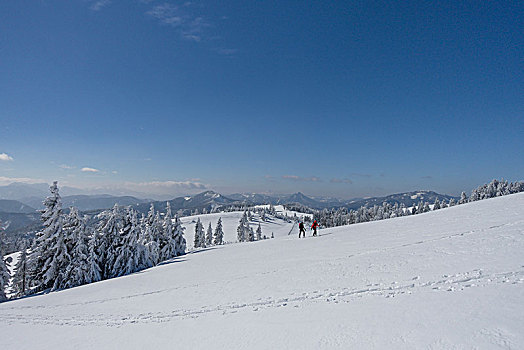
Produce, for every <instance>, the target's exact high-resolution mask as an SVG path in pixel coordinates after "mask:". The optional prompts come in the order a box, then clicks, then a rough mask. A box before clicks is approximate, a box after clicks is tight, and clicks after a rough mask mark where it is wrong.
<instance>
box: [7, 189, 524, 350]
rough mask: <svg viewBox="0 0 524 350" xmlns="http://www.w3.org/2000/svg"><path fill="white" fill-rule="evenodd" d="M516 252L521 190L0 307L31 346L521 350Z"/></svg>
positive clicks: (522, 240)
mask: <svg viewBox="0 0 524 350" xmlns="http://www.w3.org/2000/svg"><path fill="white" fill-rule="evenodd" d="M212 221H213V222H214V220H212ZM309 234H310V233H309V232H308V235H309ZM523 252H524V194H516V195H511V196H505V197H499V198H494V199H489V200H483V201H479V202H474V203H470V204H465V205H460V206H455V207H452V208H446V209H441V210H437V211H435V212H430V213H426V214H420V215H415V216H410V217H401V218H396V219H390V220H383V221H377V222H371V223H363V224H357V225H351V226H345V227H338V228H333V229H325V230H321V231H320V236H319V237H307V238H305V239H299V238H298V233H297V232H294V233H293V235H291V236H288V235H283V236H280V237H277V238H275V239H270V240H264V241H260V242H251V243H239V244H229V245H225V246H220V247H213V248H208V249H205V250H197V251H194V252H192V253H190V254H187V255H185V256H183V257H179V258H176V259H173V260H172V261H170V262H167V263H165V264H164V265H161V266H157V267H155V268H152V269H149V270H146V271H142V272H140V273H135V274H133V275H130V276H125V277H121V278H116V279H113V280H108V281H102V282H98V283H94V284H91V285H86V286H82V287H78V288H74V289H70V290H64V291H61V292H54V293H49V294H47V295H42V296H36V297H30V298H26V299H22V300H16V301H10V302H6V303H3V304H0V339H1V343H2V349H31V350H33V349H146V348H149V349H171V348H172V349H175V348H177V349H232V348H234V349H238V348H243V349H253V348H254V349H336V348H339V349H471V348H478V349H524V331H523V330H524V302H523V300H524V254H523Z"/></svg>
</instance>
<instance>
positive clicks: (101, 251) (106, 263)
mask: <svg viewBox="0 0 524 350" xmlns="http://www.w3.org/2000/svg"><path fill="white" fill-rule="evenodd" d="M97 217H98V218H99V219H100V221H99V222H98V224H97V229H96V231H97V236H98V240H99V242H98V244H99V246H98V249H97V255H98V257H99V259H100V260H99V266H100V269H101V270H102V279H106V278H111V277H115V275H114V274H113V272H114V265H115V260H116V258H117V254H118V252H117V250H118V247H120V246H121V245H122V237H121V236H120V232H121V230H122V225H123V215H122V212H121V210H120V207H119V206H118V204H115V205H114V207H113V209H111V210H105V211H103V212H102V213H100V214H98V216H97Z"/></svg>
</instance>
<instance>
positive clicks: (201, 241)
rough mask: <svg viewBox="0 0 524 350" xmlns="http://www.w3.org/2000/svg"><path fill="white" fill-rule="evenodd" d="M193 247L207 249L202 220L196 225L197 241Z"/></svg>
mask: <svg viewBox="0 0 524 350" xmlns="http://www.w3.org/2000/svg"><path fill="white" fill-rule="evenodd" d="M193 246H194V247H195V248H205V247H206V236H205V234H204V226H203V225H202V222H201V221H200V218H198V220H197V223H196V225H195V240H194V242H193Z"/></svg>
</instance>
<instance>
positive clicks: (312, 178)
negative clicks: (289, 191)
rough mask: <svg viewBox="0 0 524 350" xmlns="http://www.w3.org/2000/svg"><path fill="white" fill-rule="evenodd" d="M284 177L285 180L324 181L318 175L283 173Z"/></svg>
mask: <svg viewBox="0 0 524 350" xmlns="http://www.w3.org/2000/svg"><path fill="white" fill-rule="evenodd" d="M282 178H283V179H284V180H291V181H300V182H322V180H321V179H320V178H319V177H316V176H311V177H302V176H297V175H283V176H282Z"/></svg>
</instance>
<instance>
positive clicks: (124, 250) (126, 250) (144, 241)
mask: <svg viewBox="0 0 524 350" xmlns="http://www.w3.org/2000/svg"><path fill="white" fill-rule="evenodd" d="M50 191H51V195H50V196H49V197H47V198H46V199H45V201H44V209H43V210H42V211H41V215H42V222H43V226H44V228H43V229H42V230H41V231H40V232H37V234H36V237H35V239H34V240H33V243H32V244H31V245H30V246H25V247H23V248H22V249H21V252H20V257H19V259H18V261H17V263H16V265H15V267H14V276H13V280H12V284H11V290H12V292H13V294H14V296H15V297H22V296H25V295H28V294H34V293H38V292H42V291H46V290H50V291H53V290H57V289H64V288H70V287H75V286H79V285H82V284H87V283H91V282H96V281H100V280H104V279H108V278H113V277H118V276H123V275H127V274H130V273H133V272H137V271H140V270H143V269H146V268H149V267H152V266H155V265H157V264H158V263H160V262H162V261H164V260H167V259H171V258H173V257H176V256H179V255H182V254H185V251H186V240H185V238H184V227H183V226H182V224H181V222H180V220H179V218H178V217H173V215H172V212H171V208H170V205H169V203H167V210H166V213H165V214H164V215H160V213H159V212H157V211H155V209H154V207H153V205H151V209H150V210H149V212H148V213H147V215H143V214H142V215H139V213H138V212H137V211H136V210H134V209H133V208H131V207H120V206H118V205H115V206H114V207H113V208H112V209H110V210H105V211H103V212H101V213H100V214H98V215H97V216H96V217H95V219H96V220H95V223H94V224H92V225H90V224H89V217H88V216H85V215H84V216H80V214H79V212H78V210H77V209H76V208H74V207H73V208H71V210H70V211H69V213H67V214H66V213H64V211H63V209H62V202H61V198H60V194H59V191H58V186H57V182H56V181H55V182H54V183H53V185H52V186H51V187H50ZM0 238H1V237H0ZM0 250H2V247H1V244H0ZM0 257H3V252H1V251H0ZM8 281H9V274H8V273H7V267H6V264H5V262H4V260H3V259H0V301H1V300H5V299H6V295H5V293H4V289H5V287H6V286H7V282H8Z"/></svg>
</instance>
